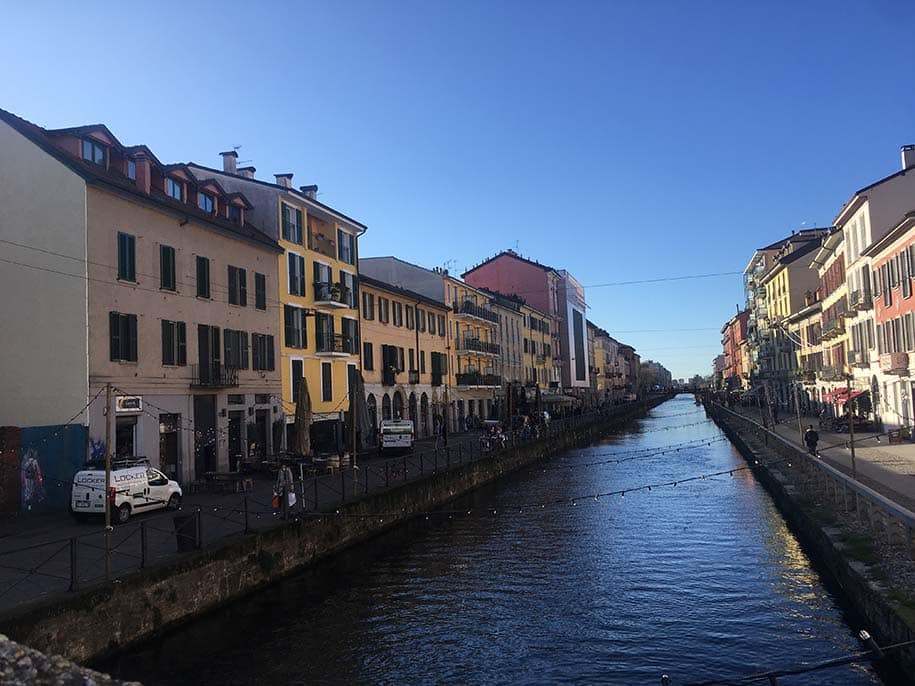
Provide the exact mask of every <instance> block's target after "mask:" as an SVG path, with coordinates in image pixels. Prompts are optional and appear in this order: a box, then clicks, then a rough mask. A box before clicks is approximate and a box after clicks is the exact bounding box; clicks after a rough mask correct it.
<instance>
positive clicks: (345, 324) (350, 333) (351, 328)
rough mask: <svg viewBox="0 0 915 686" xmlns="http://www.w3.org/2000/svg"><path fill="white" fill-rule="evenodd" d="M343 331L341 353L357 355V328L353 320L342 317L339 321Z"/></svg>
mask: <svg viewBox="0 0 915 686" xmlns="http://www.w3.org/2000/svg"><path fill="white" fill-rule="evenodd" d="M341 326H342V329H343V352H345V353H350V354H351V355H356V354H358V353H359V326H358V322H357V321H356V320H355V319H349V318H347V317H344V318H343V320H342V321H341Z"/></svg>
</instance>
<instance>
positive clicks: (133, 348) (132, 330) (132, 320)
mask: <svg viewBox="0 0 915 686" xmlns="http://www.w3.org/2000/svg"><path fill="white" fill-rule="evenodd" d="M126 319H127V357H126V359H127V360H129V361H131V362H136V361H137V315H135V314H128V315H127V316H126Z"/></svg>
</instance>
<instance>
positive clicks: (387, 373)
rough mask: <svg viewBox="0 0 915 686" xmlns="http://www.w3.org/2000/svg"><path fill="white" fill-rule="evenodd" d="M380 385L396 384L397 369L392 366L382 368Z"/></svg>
mask: <svg viewBox="0 0 915 686" xmlns="http://www.w3.org/2000/svg"><path fill="white" fill-rule="evenodd" d="M381 385H382V386H396V385H397V371H396V370H395V369H393V368H390V367H389V368H388V369H383V370H382V371H381Z"/></svg>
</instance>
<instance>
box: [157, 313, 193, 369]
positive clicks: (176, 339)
mask: <svg viewBox="0 0 915 686" xmlns="http://www.w3.org/2000/svg"><path fill="white" fill-rule="evenodd" d="M162 364H163V365H178V366H184V365H186V364H187V330H186V328H185V326H184V322H173V321H169V320H167V319H163V320H162Z"/></svg>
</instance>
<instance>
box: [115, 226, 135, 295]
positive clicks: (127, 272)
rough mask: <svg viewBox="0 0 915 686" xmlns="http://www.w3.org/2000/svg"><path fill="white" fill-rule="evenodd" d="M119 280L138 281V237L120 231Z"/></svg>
mask: <svg viewBox="0 0 915 686" xmlns="http://www.w3.org/2000/svg"><path fill="white" fill-rule="evenodd" d="M118 281H129V282H131V283H136V282H137V237H136V236H134V235H133V234H130V233H127V232H125V231H118Z"/></svg>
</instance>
